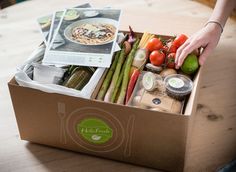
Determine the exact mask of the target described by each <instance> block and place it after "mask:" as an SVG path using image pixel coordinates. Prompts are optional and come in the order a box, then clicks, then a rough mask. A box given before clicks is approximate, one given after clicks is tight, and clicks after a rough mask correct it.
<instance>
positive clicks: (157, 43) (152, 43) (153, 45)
mask: <svg viewBox="0 0 236 172" xmlns="http://www.w3.org/2000/svg"><path fill="white" fill-rule="evenodd" d="M162 47H163V44H162V42H161V40H160V39H158V38H152V39H150V40H149V41H148V43H147V46H146V49H147V50H148V51H149V52H152V51H154V50H160V49H161V48H162Z"/></svg>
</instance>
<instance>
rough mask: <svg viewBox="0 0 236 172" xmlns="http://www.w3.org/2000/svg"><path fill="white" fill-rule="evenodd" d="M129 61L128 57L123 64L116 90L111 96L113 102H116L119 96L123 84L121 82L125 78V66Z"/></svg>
mask: <svg viewBox="0 0 236 172" xmlns="http://www.w3.org/2000/svg"><path fill="white" fill-rule="evenodd" d="M127 61H128V58H126V60H125V63H124V64H123V66H122V69H121V72H120V75H119V78H118V81H117V84H116V86H115V89H114V92H113V94H112V96H111V102H112V103H114V102H115V101H116V99H117V97H118V96H117V95H118V91H119V90H120V86H121V83H122V80H123V77H124V72H125V66H126V64H127Z"/></svg>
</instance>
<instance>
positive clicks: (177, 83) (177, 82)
mask: <svg viewBox="0 0 236 172" xmlns="http://www.w3.org/2000/svg"><path fill="white" fill-rule="evenodd" d="M168 83H169V85H170V86H171V87H173V88H181V87H183V86H184V81H183V80H182V79H179V78H171V79H169V81H168Z"/></svg>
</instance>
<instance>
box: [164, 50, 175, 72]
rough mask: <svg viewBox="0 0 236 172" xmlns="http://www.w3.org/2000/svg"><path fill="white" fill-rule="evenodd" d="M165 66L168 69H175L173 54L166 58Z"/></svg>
mask: <svg viewBox="0 0 236 172" xmlns="http://www.w3.org/2000/svg"><path fill="white" fill-rule="evenodd" d="M166 65H167V67H168V68H172V69H174V68H175V53H170V54H169V55H168V56H167V58H166Z"/></svg>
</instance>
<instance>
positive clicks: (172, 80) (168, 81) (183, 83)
mask: <svg viewBox="0 0 236 172" xmlns="http://www.w3.org/2000/svg"><path fill="white" fill-rule="evenodd" d="M164 83H165V87H166V89H167V90H168V91H170V92H172V93H174V94H177V95H178V94H180V95H187V94H189V93H190V92H191V91H192V89H193V82H192V81H191V79H189V78H188V77H186V76H185V75H181V74H172V75H169V76H167V77H166V78H165V79H164Z"/></svg>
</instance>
